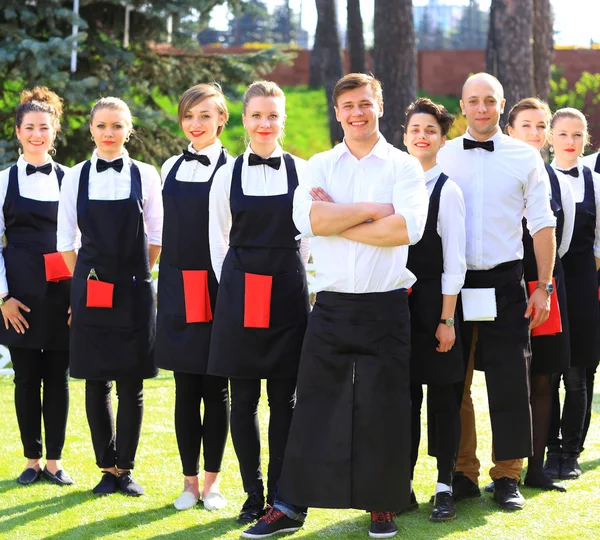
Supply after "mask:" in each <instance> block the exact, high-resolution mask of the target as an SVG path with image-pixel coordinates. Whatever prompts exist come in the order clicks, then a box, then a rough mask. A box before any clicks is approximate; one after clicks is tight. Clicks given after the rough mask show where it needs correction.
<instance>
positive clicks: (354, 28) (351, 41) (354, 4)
mask: <svg viewBox="0 0 600 540" xmlns="http://www.w3.org/2000/svg"><path fill="white" fill-rule="evenodd" d="M347 8H348V27H347V32H346V43H347V44H348V54H349V56H350V72H351V73H364V71H365V38H364V35H363V20H362V15H361V14H360V0H348V4H347Z"/></svg>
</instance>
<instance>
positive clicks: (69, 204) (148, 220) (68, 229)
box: [57, 150, 163, 251]
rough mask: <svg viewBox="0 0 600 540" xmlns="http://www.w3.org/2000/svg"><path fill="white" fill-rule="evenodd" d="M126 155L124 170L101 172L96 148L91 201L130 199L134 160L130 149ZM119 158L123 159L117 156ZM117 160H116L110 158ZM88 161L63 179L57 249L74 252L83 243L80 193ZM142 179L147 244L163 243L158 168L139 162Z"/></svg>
mask: <svg viewBox="0 0 600 540" xmlns="http://www.w3.org/2000/svg"><path fill="white" fill-rule="evenodd" d="M120 157H121V158H123V169H121V172H117V171H116V170H114V169H112V168H109V169H107V170H105V171H103V172H101V173H99V172H98V171H97V170H96V163H97V161H98V156H97V154H96V151H95V150H94V153H93V154H92V157H91V158H90V161H91V162H92V163H91V167H90V183H89V190H88V195H89V198H90V200H98V201H118V200H123V199H127V198H129V196H130V194H131V172H130V171H131V159H130V157H129V154H128V153H127V151H125V153H124V154H123V155H122V156H120ZM115 159H120V158H115ZM107 161H114V160H107ZM84 164H85V161H82V162H81V163H78V164H77V165H75V167H73V168H72V169H71V170H70V171H69V172H68V173H67V174H65V177H64V179H63V186H62V190H61V194H60V203H59V205H58V231H57V249H58V251H72V250H74V249H78V248H79V247H80V245H81V232H80V231H79V227H78V225H77V193H78V192H79V177H80V176H81V169H82V167H83V165H84ZM136 165H137V166H138V168H139V170H140V176H141V179H142V199H143V200H142V207H143V211H144V224H145V227H146V235H147V236H148V243H149V244H152V245H155V246H160V245H161V243H162V223H163V206H162V193H161V183H160V176H159V174H158V171H157V170H156V169H155V168H154V167H153V166H152V165H149V164H147V163H140V162H139V161H137V162H136Z"/></svg>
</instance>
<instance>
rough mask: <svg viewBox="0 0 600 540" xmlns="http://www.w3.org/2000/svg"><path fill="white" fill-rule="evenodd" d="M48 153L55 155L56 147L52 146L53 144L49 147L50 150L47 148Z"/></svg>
mask: <svg viewBox="0 0 600 540" xmlns="http://www.w3.org/2000/svg"><path fill="white" fill-rule="evenodd" d="M48 153H49V154H50V155H51V156H55V155H56V148H54V146H53V147H52V148H50V150H48Z"/></svg>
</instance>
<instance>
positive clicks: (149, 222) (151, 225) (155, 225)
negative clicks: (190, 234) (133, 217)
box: [144, 165, 164, 246]
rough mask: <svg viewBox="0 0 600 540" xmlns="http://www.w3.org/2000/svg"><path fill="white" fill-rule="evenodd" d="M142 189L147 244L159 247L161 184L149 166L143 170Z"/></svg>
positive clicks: (161, 217) (154, 170)
mask: <svg viewBox="0 0 600 540" xmlns="http://www.w3.org/2000/svg"><path fill="white" fill-rule="evenodd" d="M144 188H145V191H146V200H145V201H144V225H145V226H146V234H147V235H148V243H149V244H152V245H153V246H161V245H162V230H163V216H164V214H163V203H162V184H161V180H160V175H159V174H158V171H157V170H156V169H155V168H154V167H152V166H151V165H149V166H148V168H147V169H146V170H144Z"/></svg>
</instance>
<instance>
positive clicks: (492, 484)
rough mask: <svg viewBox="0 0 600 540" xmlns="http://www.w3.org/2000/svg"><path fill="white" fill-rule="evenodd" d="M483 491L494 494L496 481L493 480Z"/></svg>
mask: <svg viewBox="0 0 600 540" xmlns="http://www.w3.org/2000/svg"><path fill="white" fill-rule="evenodd" d="M483 489H484V490H485V492H486V493H494V481H493V480H492V481H491V482H490V483H489V484H486V485H485V487H484V488H483Z"/></svg>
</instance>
